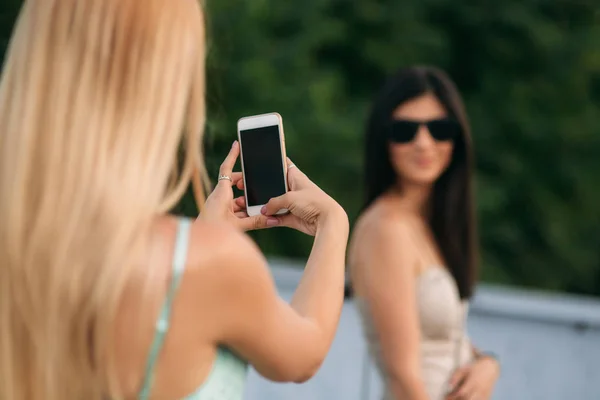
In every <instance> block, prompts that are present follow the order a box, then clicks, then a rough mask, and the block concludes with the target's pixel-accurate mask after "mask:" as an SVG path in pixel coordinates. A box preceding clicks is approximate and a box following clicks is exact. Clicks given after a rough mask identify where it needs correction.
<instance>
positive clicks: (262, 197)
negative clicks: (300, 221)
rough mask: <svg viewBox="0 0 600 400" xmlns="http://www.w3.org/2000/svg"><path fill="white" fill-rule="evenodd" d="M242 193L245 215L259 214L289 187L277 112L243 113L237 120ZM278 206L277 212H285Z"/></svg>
mask: <svg viewBox="0 0 600 400" xmlns="http://www.w3.org/2000/svg"><path fill="white" fill-rule="evenodd" d="M237 131H238V140H239V143H240V157H241V164H242V174H243V179H244V196H245V198H246V213H247V214H248V216H251V217H252V216H255V215H259V214H260V210H261V209H262V207H263V206H264V205H265V204H267V203H268V202H269V200H270V199H272V198H274V197H278V196H281V195H283V194H285V193H287V191H288V184H287V168H286V150H285V137H284V133H283V121H282V118H281V115H279V114H278V113H268V114H261V115H254V116H249V117H243V118H240V119H239V120H238V123H237ZM287 211H288V210H287V209H281V210H279V211H278V212H277V213H276V214H277V215H281V214H285V213H286V212H287Z"/></svg>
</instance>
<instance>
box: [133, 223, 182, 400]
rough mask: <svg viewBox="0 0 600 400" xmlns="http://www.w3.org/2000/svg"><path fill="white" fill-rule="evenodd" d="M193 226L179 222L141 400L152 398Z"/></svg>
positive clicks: (139, 397)
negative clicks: (168, 283)
mask: <svg viewBox="0 0 600 400" xmlns="http://www.w3.org/2000/svg"><path fill="white" fill-rule="evenodd" d="M191 226H192V221H190V220H189V219H187V218H181V219H180V220H179V226H178V229H177V236H176V239H175V251H174V253H173V262H172V277H171V283H170V285H169V287H168V289H167V295H166V297H165V300H164V303H163V305H162V309H161V311H160V315H159V318H158V320H157V321H156V328H155V329H156V330H155V334H154V340H153V341H152V346H151V347H150V354H149V356H148V361H147V362H146V369H145V373H144V380H143V383H142V388H141V390H140V393H139V396H138V399H139V400H147V399H149V398H150V393H151V390H152V384H153V380H154V368H155V366H156V361H157V359H158V356H159V354H160V351H161V349H162V347H163V344H164V341H165V337H166V336H167V332H168V330H169V323H170V320H171V308H172V305H173V299H174V297H175V295H176V293H177V290H178V289H179V285H180V283H181V277H182V276H183V272H184V271H185V265H186V261H187V253H188V245H189V238H190V228H191Z"/></svg>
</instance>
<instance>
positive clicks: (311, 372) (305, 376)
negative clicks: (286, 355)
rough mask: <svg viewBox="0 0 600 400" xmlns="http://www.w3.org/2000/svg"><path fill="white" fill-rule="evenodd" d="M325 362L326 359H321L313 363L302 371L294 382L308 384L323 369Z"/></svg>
mask: <svg viewBox="0 0 600 400" xmlns="http://www.w3.org/2000/svg"><path fill="white" fill-rule="evenodd" d="M323 361H324V357H321V358H320V359H317V360H315V361H313V362H312V363H310V364H308V365H307V366H306V367H304V368H303V369H302V370H301V371H299V373H298V374H297V375H296V376H295V377H294V379H292V382H294V383H306V382H307V381H309V380H310V379H311V378H312V377H313V376H315V375H316V374H317V372H318V371H319V369H320V368H321V365H322V364H323Z"/></svg>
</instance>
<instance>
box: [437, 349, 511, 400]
mask: <svg viewBox="0 0 600 400" xmlns="http://www.w3.org/2000/svg"><path fill="white" fill-rule="evenodd" d="M499 376H500V366H499V365H498V362H497V361H496V360H495V359H493V358H492V357H486V356H484V357H481V358H479V359H477V360H475V361H474V362H473V363H471V364H469V365H467V366H465V367H462V368H459V369H458V370H456V371H455V372H454V374H453V375H452V378H451V379H450V393H449V394H448V395H447V396H446V400H490V399H491V397H492V393H493V392H494V385H495V384H496V381H497V380H498V377H499Z"/></svg>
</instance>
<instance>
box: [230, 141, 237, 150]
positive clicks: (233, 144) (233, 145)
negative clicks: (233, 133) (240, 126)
mask: <svg viewBox="0 0 600 400" xmlns="http://www.w3.org/2000/svg"><path fill="white" fill-rule="evenodd" d="M236 143H237V140H234V141H233V143H232V144H231V147H232V148H233V147H235V144H236Z"/></svg>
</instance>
